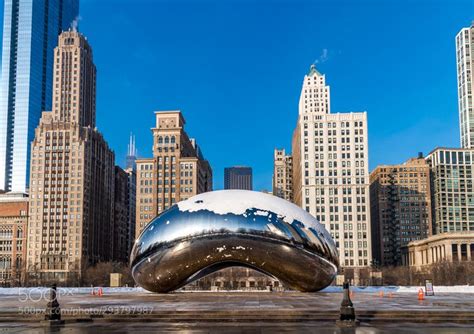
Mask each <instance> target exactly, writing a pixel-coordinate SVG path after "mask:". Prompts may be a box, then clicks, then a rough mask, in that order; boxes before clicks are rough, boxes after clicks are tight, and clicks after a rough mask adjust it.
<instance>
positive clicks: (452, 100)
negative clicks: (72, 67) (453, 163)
mask: <svg viewBox="0 0 474 334" xmlns="http://www.w3.org/2000/svg"><path fill="white" fill-rule="evenodd" d="M80 12H81V18H82V19H81V21H80V23H79V26H80V30H81V31H82V32H83V33H84V34H85V35H86V36H87V37H88V39H89V41H90V42H91V44H92V47H93V50H94V59H95V63H96V65H97V69H98V86H97V102H98V103H97V124H98V127H99V129H100V131H102V132H103V134H104V135H105V138H106V139H107V141H108V142H109V144H110V146H111V147H112V148H113V149H114V151H115V154H116V160H117V163H118V164H120V165H123V164H124V160H125V159H124V157H125V154H126V149H127V143H128V136H129V133H130V132H133V133H135V134H136V137H137V139H136V140H137V145H138V150H139V155H140V156H141V157H149V156H151V145H152V136H151V132H150V128H151V127H153V126H154V121H155V119H154V114H153V111H155V110H166V109H181V110H182V111H183V113H184V117H185V118H186V121H187V125H186V131H187V132H188V133H189V135H190V136H191V137H195V138H196V139H197V140H198V143H199V144H200V145H201V147H202V149H203V151H204V154H205V156H206V157H207V158H208V160H209V161H210V163H211V165H212V168H213V170H214V185H215V188H216V189H219V188H222V187H223V169H224V167H226V166H231V165H249V166H251V167H252V168H253V170H254V187H255V189H256V190H261V189H263V188H266V189H271V179H272V170H273V149H274V147H285V148H287V149H288V150H289V149H290V148H291V134H292V131H293V128H294V126H295V122H296V118H297V114H298V98H299V94H300V89H301V84H302V80H303V77H304V74H305V73H306V71H307V70H308V68H309V66H310V64H311V63H313V62H314V61H315V60H317V59H319V60H320V61H319V64H318V68H319V70H320V71H321V72H322V73H324V74H326V81H327V82H328V83H329V85H330V86H331V109H332V111H333V112H348V111H364V110H365V111H367V112H368V120H369V150H370V154H369V160H370V168H371V169H373V168H374V167H375V166H376V165H379V164H394V163H400V162H403V161H404V160H406V159H407V158H409V157H411V156H415V155H416V154H417V152H418V151H423V152H425V153H427V152H429V151H431V150H432V149H433V148H435V147H436V146H454V147H457V146H459V127H458V111H457V93H456V65H455V44H454V37H455V35H456V33H457V32H458V31H459V30H460V29H461V28H462V27H465V26H468V25H470V23H471V21H472V20H474V0H445V1H440V0H432V1H430V0H423V1H421V0H420V1H408V0H407V1H401V0H393V1H380V0H372V1H356V0H352V1H351V0H345V1H329V0H328V1H295V0H287V1H278V0H275V1H250V0H241V1H230V0H229V1H226V0H215V1H209V0H204V1H197V0H195V1H191V0H188V1H183V0H174V1H171V0H169V1H159V0H155V1H153V0H148V1H147V0H81V6H80ZM324 50H327V56H323V54H324V53H325V51H324Z"/></svg>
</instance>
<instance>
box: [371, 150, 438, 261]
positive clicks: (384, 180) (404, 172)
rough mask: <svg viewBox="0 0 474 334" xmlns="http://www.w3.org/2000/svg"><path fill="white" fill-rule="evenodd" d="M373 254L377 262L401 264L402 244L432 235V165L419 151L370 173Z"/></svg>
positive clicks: (378, 167)
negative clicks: (408, 157) (412, 156)
mask: <svg viewBox="0 0 474 334" xmlns="http://www.w3.org/2000/svg"><path fill="white" fill-rule="evenodd" d="M370 207H371V213H370V216H371V225H372V253H373V256H374V260H376V261H377V264H379V265H383V266H389V265H399V264H401V262H402V257H401V256H402V253H401V247H403V246H406V245H407V244H408V243H409V242H410V241H416V240H420V239H424V238H427V237H429V236H431V234H432V220H431V193H430V167H429V165H428V163H427V162H426V161H425V159H424V158H423V156H422V155H421V154H420V156H419V157H418V158H412V159H410V160H408V161H406V162H405V163H403V164H400V165H393V166H377V168H375V169H374V170H373V171H372V173H371V174H370Z"/></svg>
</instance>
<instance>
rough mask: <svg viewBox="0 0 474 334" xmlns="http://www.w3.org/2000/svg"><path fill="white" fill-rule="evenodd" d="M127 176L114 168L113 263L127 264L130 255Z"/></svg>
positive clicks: (122, 171) (119, 169)
mask: <svg viewBox="0 0 474 334" xmlns="http://www.w3.org/2000/svg"><path fill="white" fill-rule="evenodd" d="M128 177H129V175H128V174H127V172H125V171H124V170H123V169H122V168H120V167H119V166H115V178H114V180H115V185H114V220H113V230H112V231H113V244H112V247H113V248H112V259H113V260H114V261H118V262H123V263H127V262H128V259H129V255H130V250H129V244H130V240H129V235H130V228H131V226H130V225H129V212H128V210H129V195H130V192H129V189H128V187H129V184H128Z"/></svg>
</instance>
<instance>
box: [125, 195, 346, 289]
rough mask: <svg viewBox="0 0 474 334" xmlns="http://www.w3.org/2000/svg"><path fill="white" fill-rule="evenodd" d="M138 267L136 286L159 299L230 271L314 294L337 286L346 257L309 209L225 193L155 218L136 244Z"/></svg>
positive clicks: (132, 262) (192, 200)
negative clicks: (244, 270)
mask: <svg viewBox="0 0 474 334" xmlns="http://www.w3.org/2000/svg"><path fill="white" fill-rule="evenodd" d="M295 217H296V219H295ZM130 265H131V267H132V275H133V278H134V279H135V282H136V283H137V284H138V285H140V286H142V287H143V288H145V289H147V290H149V291H154V292H170V291H173V290H176V289H178V288H180V287H182V286H184V285H186V284H188V283H190V282H192V281H194V280H197V279H199V278H201V277H203V276H205V275H208V274H210V273H212V272H215V271H217V270H220V269H223V268H226V267H229V266H244V267H250V268H253V269H256V270H258V271H260V272H263V273H265V274H268V275H270V276H273V277H276V278H277V279H279V280H280V281H282V282H283V283H285V284H287V285H288V286H289V287H291V288H293V289H296V290H300V291H308V292H309V291H318V290H321V289H323V288H324V287H326V286H328V285H329V284H331V282H332V280H333V279H334V277H335V275H336V272H337V266H338V256H337V250H336V246H335V245H334V242H333V241H332V239H331V237H330V235H329V234H328V232H327V231H326V230H325V229H324V227H323V226H322V225H321V224H319V222H318V221H317V220H316V219H315V218H314V217H313V216H311V215H309V214H308V213H307V212H306V211H304V210H303V209H301V208H299V207H297V206H296V205H294V204H292V203H289V202H287V201H285V200H283V199H281V198H278V197H275V196H272V195H268V194H264V193H260V192H252V191H240V190H239V191H236V190H224V191H215V192H210V193H205V194H200V195H197V196H194V197H192V198H190V199H188V200H186V201H183V202H180V203H178V204H177V205H174V206H172V207H171V208H170V209H168V210H167V211H165V212H163V213H162V214H160V215H159V216H158V217H156V218H155V219H153V220H152V221H151V222H150V223H149V224H148V225H147V226H146V227H145V229H144V230H143V232H142V233H141V235H140V236H139V237H138V239H137V240H136V242H135V245H134V247H133V250H132V254H131V259H130Z"/></svg>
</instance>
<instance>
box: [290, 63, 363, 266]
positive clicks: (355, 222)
mask: <svg viewBox="0 0 474 334" xmlns="http://www.w3.org/2000/svg"><path fill="white" fill-rule="evenodd" d="M325 80H326V79H325V76H324V75H322V74H321V73H319V72H318V71H317V70H316V67H315V66H314V65H312V66H311V68H310V70H309V73H308V74H307V75H305V77H304V81H303V87H302V89H301V95H300V101H299V116H298V121H297V125H296V128H295V130H294V132H293V141H292V156H293V200H294V202H295V203H296V204H297V205H299V206H301V207H302V208H304V209H306V211H308V212H309V213H311V214H312V215H313V216H315V217H316V218H317V219H318V220H319V221H320V222H321V223H322V224H323V225H324V226H325V227H326V229H327V230H328V231H329V232H330V233H331V236H332V237H333V238H334V241H335V243H336V246H337V247H338V249H339V259H340V263H341V265H342V266H344V267H365V266H369V265H370V264H371V261H372V249H371V236H370V207H369V173H368V139H367V138H368V137H367V113H366V112H356V113H354V112H350V113H337V114H331V112H330V110H331V108H330V92H329V86H328V85H326V82H325Z"/></svg>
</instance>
